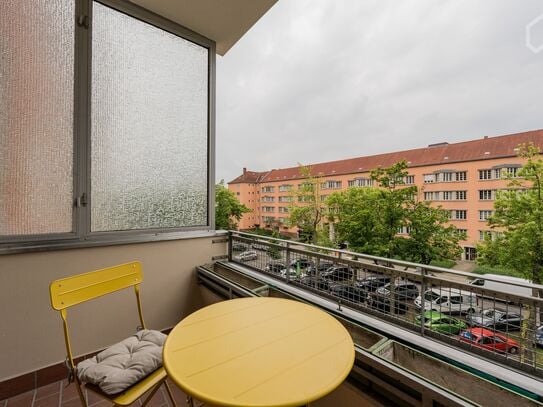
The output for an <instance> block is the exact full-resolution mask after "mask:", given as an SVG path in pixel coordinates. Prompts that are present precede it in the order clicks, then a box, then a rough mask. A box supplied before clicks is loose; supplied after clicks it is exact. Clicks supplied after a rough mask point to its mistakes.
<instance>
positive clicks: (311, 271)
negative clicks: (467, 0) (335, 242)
mask: <svg viewBox="0 0 543 407" xmlns="http://www.w3.org/2000/svg"><path fill="white" fill-rule="evenodd" d="M331 267H334V263H332V262H331V261H321V262H319V264H318V265H317V266H315V265H312V266H309V267H308V268H307V274H308V275H310V276H311V275H317V274H322V273H323V272H325V271H326V270H328V269H330V268H331Z"/></svg>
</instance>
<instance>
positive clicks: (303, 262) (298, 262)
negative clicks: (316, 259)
mask: <svg viewBox="0 0 543 407" xmlns="http://www.w3.org/2000/svg"><path fill="white" fill-rule="evenodd" d="M314 266H315V265H314V264H313V262H312V261H311V260H308V259H304V258H300V259H294V260H292V261H291V262H290V267H292V268H294V269H296V268H298V267H300V269H301V270H306V269H308V268H310V267H314Z"/></svg>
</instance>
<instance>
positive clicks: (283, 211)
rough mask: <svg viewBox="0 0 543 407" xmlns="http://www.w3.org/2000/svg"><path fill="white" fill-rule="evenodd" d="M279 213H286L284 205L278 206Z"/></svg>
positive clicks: (286, 209)
mask: <svg viewBox="0 0 543 407" xmlns="http://www.w3.org/2000/svg"><path fill="white" fill-rule="evenodd" d="M279 213H288V208H287V207H285V206H280V207H279Z"/></svg>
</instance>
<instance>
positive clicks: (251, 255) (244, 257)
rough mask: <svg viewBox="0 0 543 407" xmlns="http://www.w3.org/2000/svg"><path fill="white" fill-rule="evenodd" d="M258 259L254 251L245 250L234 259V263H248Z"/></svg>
mask: <svg viewBox="0 0 543 407" xmlns="http://www.w3.org/2000/svg"><path fill="white" fill-rule="evenodd" d="M256 259H258V254H256V252H255V251H254V250H247V251H246V252H241V253H240V254H238V255H237V256H235V257H234V260H236V261H249V260H256Z"/></svg>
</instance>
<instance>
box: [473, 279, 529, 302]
mask: <svg viewBox="0 0 543 407" xmlns="http://www.w3.org/2000/svg"><path fill="white" fill-rule="evenodd" d="M486 278H492V279H496V280H501V281H490V280H487V279H486ZM530 283H531V282H530V280H525V279H523V278H518V277H511V276H503V275H500V274H483V275H482V277H481V278H476V279H474V280H471V281H470V282H469V284H471V285H474V286H476V287H481V288H485V289H487V290H490V291H501V292H504V293H508V294H517V295H525V296H527V297H531V296H532V289H531V287H527V286H526V285H527V284H530ZM516 284H520V285H516ZM488 297H489V298H493V297H492V296H491V295H489V296H488Z"/></svg>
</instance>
